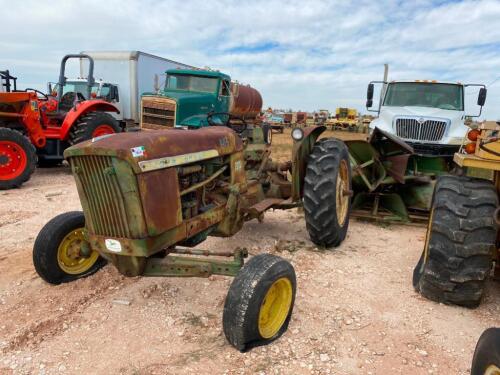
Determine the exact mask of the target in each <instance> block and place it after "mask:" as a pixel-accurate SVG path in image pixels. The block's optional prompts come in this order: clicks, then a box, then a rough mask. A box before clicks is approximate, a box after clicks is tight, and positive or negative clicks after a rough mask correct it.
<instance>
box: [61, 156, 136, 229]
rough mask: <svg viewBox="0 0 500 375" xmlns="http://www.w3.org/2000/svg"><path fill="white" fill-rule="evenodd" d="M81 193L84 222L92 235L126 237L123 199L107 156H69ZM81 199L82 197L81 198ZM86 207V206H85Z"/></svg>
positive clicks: (125, 214) (126, 225) (126, 223)
mask: <svg viewBox="0 0 500 375" xmlns="http://www.w3.org/2000/svg"><path fill="white" fill-rule="evenodd" d="M70 161H71V164H72V166H73V170H75V171H77V173H75V175H76V176H77V178H78V180H79V182H80V185H81V188H82V190H83V194H85V197H84V199H82V201H84V202H85V203H86V205H85V204H83V207H84V210H85V218H86V219H87V221H88V220H90V223H88V222H87V223H86V225H88V226H89V228H90V229H91V231H92V232H93V234H97V235H102V236H111V237H122V238H130V237H131V236H130V228H129V225H128V220H127V213H126V210H125V205H124V198H123V194H122V191H121V189H120V185H119V184H118V178H117V176H116V174H115V173H114V169H113V165H112V158H111V157H109V156H95V155H88V156H80V157H73V158H71V159H70ZM81 198H83V197H81ZM85 206H87V207H85Z"/></svg>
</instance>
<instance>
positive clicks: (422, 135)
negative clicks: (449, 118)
mask: <svg viewBox="0 0 500 375" xmlns="http://www.w3.org/2000/svg"><path fill="white" fill-rule="evenodd" d="M446 125H447V122H446V121H440V120H424V121H422V120H420V121H419V120H417V119H414V118H398V119H396V134H397V136H398V137H400V138H403V139H404V140H408V141H427V142H439V141H441V139H443V137H444V133H445V132H446Z"/></svg>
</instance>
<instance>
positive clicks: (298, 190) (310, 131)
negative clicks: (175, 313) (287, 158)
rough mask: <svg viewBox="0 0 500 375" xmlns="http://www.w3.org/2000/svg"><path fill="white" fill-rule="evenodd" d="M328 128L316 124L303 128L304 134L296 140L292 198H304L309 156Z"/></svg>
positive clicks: (293, 152)
mask: <svg viewBox="0 0 500 375" xmlns="http://www.w3.org/2000/svg"><path fill="white" fill-rule="evenodd" d="M325 130H326V127H325V126H314V127H307V128H305V129H303V131H304V136H303V137H302V139H301V140H300V141H294V143H293V151H292V200H293V201H294V202H297V201H300V200H301V199H302V190H303V187H304V178H305V176H306V167H307V157H308V156H309V154H310V153H311V152H312V149H313V147H314V145H315V144H316V141H317V139H318V137H319V136H320V135H321V133H323V132H324V131H325Z"/></svg>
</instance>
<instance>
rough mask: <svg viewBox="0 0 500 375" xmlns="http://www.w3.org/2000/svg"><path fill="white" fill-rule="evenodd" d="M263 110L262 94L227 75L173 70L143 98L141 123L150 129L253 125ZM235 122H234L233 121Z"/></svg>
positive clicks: (207, 71) (202, 71)
mask: <svg viewBox="0 0 500 375" xmlns="http://www.w3.org/2000/svg"><path fill="white" fill-rule="evenodd" d="M261 109H262V97H261V95H260V93H259V92H258V91H257V90H256V89H254V88H252V87H250V86H248V85H242V84H239V83H237V82H231V77H230V76H228V75H227V74H224V73H221V72H218V71H212V70H195V69H171V70H168V71H167V78H166V81H165V85H164V87H163V88H161V89H159V90H157V92H156V93H145V94H143V96H142V100H141V113H142V115H141V126H142V127H143V128H149V129H165V128H169V127H170V128H171V127H182V128H188V129H190V128H200V127H204V126H208V125H209V123H208V121H207V115H210V121H211V122H212V123H215V124H225V123H228V122H229V121H231V122H232V123H234V122H240V123H244V126H246V125H247V124H253V123H255V122H256V120H257V116H258V114H259V113H260V111H261ZM233 125H234V124H233Z"/></svg>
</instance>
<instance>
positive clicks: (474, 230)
mask: <svg viewBox="0 0 500 375" xmlns="http://www.w3.org/2000/svg"><path fill="white" fill-rule="evenodd" d="M497 206H498V197H497V193H496V190H495V187H494V186H493V184H492V183H491V182H490V181H488V180H483V179H478V178H471V177H462V176H444V177H441V178H439V180H438V182H437V183H436V186H435V188H434V196H433V198H432V205H431V214H430V219H429V224H428V226H427V236H426V240H425V247H424V251H423V252H422V256H421V257H420V260H419V262H418V264H417V266H416V267H415V270H414V271H413V286H414V287H415V290H416V291H417V292H420V293H421V294H422V295H423V296H424V297H427V298H429V299H430V300H433V301H436V302H443V303H448V304H456V305H461V306H466V307H477V306H478V305H479V303H480V302H481V297H482V295H483V289H484V284H485V280H486V279H487V277H488V276H489V273H490V271H491V267H492V255H493V251H494V249H495V248H496V247H495V243H496V236H497V226H496V224H495V219H494V213H495V210H496V208H497Z"/></svg>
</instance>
